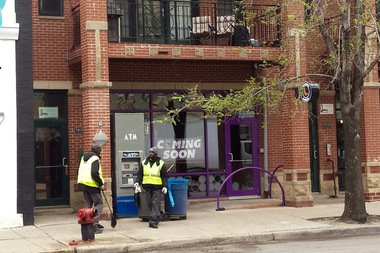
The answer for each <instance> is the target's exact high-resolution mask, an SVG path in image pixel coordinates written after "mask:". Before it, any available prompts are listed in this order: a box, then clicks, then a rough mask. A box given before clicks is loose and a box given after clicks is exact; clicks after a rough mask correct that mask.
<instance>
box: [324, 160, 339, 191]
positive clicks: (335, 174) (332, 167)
mask: <svg viewBox="0 0 380 253" xmlns="http://www.w3.org/2000/svg"><path fill="white" fill-rule="evenodd" d="M327 161H328V162H330V163H331V169H332V178H333V182H334V195H331V196H330V197H331V198H337V197H338V195H337V193H336V182H335V177H336V176H337V173H336V172H335V168H334V161H333V160H331V159H330V158H327Z"/></svg>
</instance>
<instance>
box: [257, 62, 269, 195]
mask: <svg viewBox="0 0 380 253" xmlns="http://www.w3.org/2000/svg"><path fill="white" fill-rule="evenodd" d="M253 75H254V77H255V78H256V79H257V80H258V81H259V82H260V83H261V82H262V80H263V79H264V77H263V76H262V75H260V66H259V64H258V63H254V64H253ZM267 101H268V90H267V89H265V100H264V105H265V106H264V119H263V120H264V170H265V171H266V172H268V129H267V119H268V118H267V114H268V111H267ZM264 198H266V199H267V198H269V182H268V173H264Z"/></svg>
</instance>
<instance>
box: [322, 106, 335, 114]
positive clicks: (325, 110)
mask: <svg viewBox="0 0 380 253" xmlns="http://www.w3.org/2000/svg"><path fill="white" fill-rule="evenodd" d="M319 113H320V114H334V105H333V104H321V105H320V110H319Z"/></svg>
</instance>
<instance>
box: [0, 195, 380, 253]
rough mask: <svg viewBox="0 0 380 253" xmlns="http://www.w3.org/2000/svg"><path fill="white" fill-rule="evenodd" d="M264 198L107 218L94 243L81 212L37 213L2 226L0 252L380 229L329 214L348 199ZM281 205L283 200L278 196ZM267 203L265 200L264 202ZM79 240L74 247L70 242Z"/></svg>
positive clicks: (377, 209) (136, 248)
mask: <svg viewBox="0 0 380 253" xmlns="http://www.w3.org/2000/svg"><path fill="white" fill-rule="evenodd" d="M263 201H264V200H261V199H243V200H236V199H235V200H223V201H221V202H220V207H225V208H226V210H225V211H215V209H216V200H215V201H212V202H210V201H207V202H206V201H189V204H188V206H187V213H186V215H187V219H185V220H170V221H163V222H161V223H160V225H159V228H158V229H152V228H148V223H147V222H143V221H141V220H140V219H139V218H127V219H119V220H117V226H116V227H115V228H111V226H110V223H111V222H110V221H105V220H104V221H102V222H101V223H102V225H104V226H105V228H104V231H103V233H102V234H96V235H95V241H94V242H92V243H89V244H84V243H83V242H81V241H80V240H81V231H80V225H79V224H78V223H77V220H78V219H77V217H76V214H75V213H74V214H66V215H43V216H36V221H35V226H25V227H20V228H12V229H0V252H32V253H34V252H78V253H79V252H143V250H145V252H148V250H149V249H154V248H157V247H159V248H163V247H167V248H169V247H171V248H176V247H178V246H181V247H186V245H191V246H194V245H216V244H218V245H220V244H223V243H240V242H246V241H250V242H269V241H274V240H276V241H278V240H297V239H312V238H328V237H342V236H355V235H365V234H374V233H380V222H376V223H373V224H364V225H360V224H340V223H333V222H328V221H325V220H310V219H317V218H324V217H339V216H340V215H341V214H342V212H343V207H344V204H343V202H344V199H343V196H339V198H337V199H329V198H328V197H327V196H317V197H315V206H314V207H304V208H294V207H282V206H278V207H260V208H255V209H249V208H250V206H252V204H255V205H256V206H257V205H260V202H263ZM278 202H279V203H280V202H281V201H280V200H278ZM263 205H264V204H263ZM366 208H367V212H368V213H369V214H370V215H380V201H377V202H368V203H366ZM73 240H75V241H78V242H79V244H78V245H76V246H70V245H69V243H70V241H73Z"/></svg>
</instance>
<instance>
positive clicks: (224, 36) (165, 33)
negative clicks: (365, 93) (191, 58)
mask: <svg viewBox="0 0 380 253" xmlns="http://www.w3.org/2000/svg"><path fill="white" fill-rule="evenodd" d="M239 3H241V2H240V1H231V0H219V2H217V3H215V2H199V1H184V0H180V1H170V0H134V1H131V0H108V4H107V14H108V40H109V42H115V43H128V42H131V43H152V44H209V45H231V46H278V45H279V43H280V25H279V24H280V20H279V13H280V7H279V6H277V5H255V4H244V5H242V4H239ZM76 13H79V10H78V11H77V12H76ZM73 16H74V18H75V15H74V14H73ZM77 25H79V22H78V23H77V22H75V19H74V29H76V28H75V26H77ZM77 29H78V28H77ZM75 36H76V35H75ZM75 41H78V40H75Z"/></svg>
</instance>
